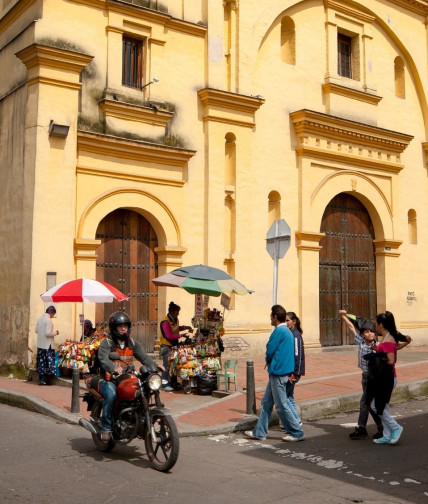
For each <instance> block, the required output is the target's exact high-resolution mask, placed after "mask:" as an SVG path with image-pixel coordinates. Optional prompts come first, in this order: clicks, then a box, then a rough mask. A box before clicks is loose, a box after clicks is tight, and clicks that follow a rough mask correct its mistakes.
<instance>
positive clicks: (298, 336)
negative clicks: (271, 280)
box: [281, 311, 305, 430]
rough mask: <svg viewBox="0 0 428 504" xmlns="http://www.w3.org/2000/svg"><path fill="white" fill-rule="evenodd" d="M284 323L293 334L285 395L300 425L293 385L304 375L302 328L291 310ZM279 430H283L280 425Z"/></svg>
mask: <svg viewBox="0 0 428 504" xmlns="http://www.w3.org/2000/svg"><path fill="white" fill-rule="evenodd" d="M285 323H286V325H287V327H288V328H289V329H290V331H291V333H292V335H293V336H294V371H293V372H292V373H291V375H290V377H289V378H288V382H287V397H288V400H289V401H290V405H291V407H292V410H293V413H294V416H295V417H296V418H297V421H298V422H299V424H300V425H302V420H301V418H300V416H299V413H298V411H297V407H296V402H295V401H294V387H295V385H296V383H298V381H299V380H300V378H301V377H302V376H304V375H305V345H304V343H303V338H302V335H303V329H302V326H301V323H300V319H299V317H298V316H297V315H296V314H295V313H294V312H292V311H290V312H287V315H286V317H285ZM281 430H285V427H284V426H282V428H281Z"/></svg>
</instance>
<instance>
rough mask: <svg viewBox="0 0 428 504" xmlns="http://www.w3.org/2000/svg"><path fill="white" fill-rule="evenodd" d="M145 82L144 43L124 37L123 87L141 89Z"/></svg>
mask: <svg viewBox="0 0 428 504" xmlns="http://www.w3.org/2000/svg"><path fill="white" fill-rule="evenodd" d="M142 82H143V41H142V40H140V39H134V38H131V37H123V44H122V85H123V86H129V87H133V88H137V89H141V86H142Z"/></svg>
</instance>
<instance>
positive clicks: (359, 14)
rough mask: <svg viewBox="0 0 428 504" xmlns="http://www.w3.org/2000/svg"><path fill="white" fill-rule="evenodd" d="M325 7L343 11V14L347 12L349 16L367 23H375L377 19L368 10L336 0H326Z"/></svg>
mask: <svg viewBox="0 0 428 504" xmlns="http://www.w3.org/2000/svg"><path fill="white" fill-rule="evenodd" d="M324 7H325V8H326V9H334V10H335V11H337V12H341V13H342V14H346V15H347V16H350V17H353V18H354V19H359V20H360V21H364V22H366V23H373V22H374V20H375V19H376V18H375V16H371V15H370V14H367V13H366V12H363V11H361V10H359V9H356V8H354V7H351V6H350V5H347V4H345V3H343V2H338V1H336V0H324Z"/></svg>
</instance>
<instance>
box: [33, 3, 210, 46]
mask: <svg viewBox="0 0 428 504" xmlns="http://www.w3.org/2000/svg"><path fill="white" fill-rule="evenodd" d="M27 1H28V0H27ZM70 1H71V2H74V3H78V4H81V5H86V6H88V7H93V8H95V9H99V10H102V11H104V12H114V13H116V14H121V15H123V16H129V17H132V18H134V19H141V20H143V21H145V22H151V23H154V24H157V25H160V26H164V27H165V28H167V29H171V30H176V31H179V32H182V33H188V34H190V35H195V36H198V37H205V35H206V33H207V27H206V26H202V25H199V24H195V23H189V22H188V21H182V20H181V19H175V18H173V17H172V16H171V15H170V14H167V13H165V12H159V11H156V10H153V9H148V8H146V7H141V6H139V5H133V4H131V3H126V2H123V1H122V2H121V1H114V0H70Z"/></svg>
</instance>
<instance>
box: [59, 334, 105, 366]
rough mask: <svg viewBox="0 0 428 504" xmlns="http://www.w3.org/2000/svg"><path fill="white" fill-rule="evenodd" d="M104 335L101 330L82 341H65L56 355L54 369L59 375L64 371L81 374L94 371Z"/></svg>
mask: <svg viewBox="0 0 428 504" xmlns="http://www.w3.org/2000/svg"><path fill="white" fill-rule="evenodd" d="M105 337H106V334H105V333H104V331H102V330H101V329H99V328H98V329H97V332H96V333H95V334H94V335H93V336H91V337H89V338H85V339H84V341H75V340H70V339H67V340H65V341H64V342H63V343H61V344H60V346H59V348H58V351H57V353H56V367H57V368H58V370H59V375H61V373H62V371H63V370H64V369H78V370H79V371H80V372H81V373H82V374H84V373H90V372H93V371H94V367H95V364H96V363H95V360H96V355H97V351H98V348H99V346H100V344H101V341H102V340H103V339H104V338H105Z"/></svg>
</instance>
